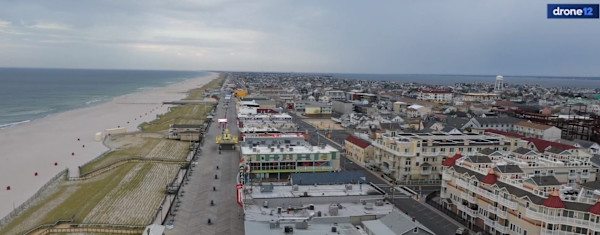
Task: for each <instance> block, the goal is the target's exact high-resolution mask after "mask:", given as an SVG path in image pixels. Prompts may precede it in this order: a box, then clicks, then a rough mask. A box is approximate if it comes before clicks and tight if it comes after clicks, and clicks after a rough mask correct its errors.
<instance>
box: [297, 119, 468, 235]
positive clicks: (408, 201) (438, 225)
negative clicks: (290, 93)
mask: <svg viewBox="0 0 600 235" xmlns="http://www.w3.org/2000/svg"><path fill="white" fill-rule="evenodd" d="M290 115H292V117H293V118H294V121H295V123H296V124H297V125H298V126H299V127H300V130H301V131H305V130H308V133H309V135H310V139H309V142H310V143H311V144H317V143H325V144H329V145H331V146H333V147H335V148H337V149H339V150H340V151H341V150H342V146H344V144H345V142H344V140H345V139H346V137H347V136H348V135H349V134H348V133H346V132H345V131H336V132H334V134H335V135H334V137H333V138H332V139H334V140H335V142H334V141H332V140H330V139H328V138H326V136H325V132H323V131H321V132H319V131H317V128H315V127H314V126H312V125H310V124H308V123H306V122H304V121H303V120H302V119H301V118H299V117H298V116H297V115H296V114H294V113H291V114H290ZM317 133H322V135H317ZM340 166H341V167H342V170H344V171H362V172H363V173H364V175H365V177H366V178H367V181H369V182H372V183H373V184H375V185H377V186H378V187H380V188H381V189H382V190H384V191H385V192H386V193H387V194H388V195H392V191H391V189H392V187H391V186H390V184H389V182H386V181H385V180H383V179H382V178H380V177H378V176H376V175H375V174H374V173H373V172H371V171H368V170H366V169H365V168H363V167H361V166H359V165H357V164H356V163H354V162H353V161H352V160H349V159H347V158H346V156H345V155H344V154H342V156H341V158H340ZM407 187H408V188H410V189H412V190H414V191H415V192H417V193H419V192H421V193H422V195H423V197H424V196H426V195H427V194H429V193H431V192H433V191H437V190H439V186H412V185H411V186H407ZM419 187H420V189H421V190H419ZM395 194H396V195H394V199H392V201H393V203H394V205H396V207H397V208H398V209H400V210H402V211H404V212H405V213H407V212H408V214H409V215H411V216H414V217H415V218H416V219H417V221H419V222H421V223H422V224H424V225H425V226H427V227H428V228H429V229H431V230H432V231H433V232H434V233H436V234H452V233H454V231H456V229H457V228H458V227H459V225H458V222H456V221H454V220H452V219H451V218H448V217H444V216H442V215H440V214H442V213H441V212H439V211H436V210H434V209H431V208H430V207H428V206H427V205H425V203H424V202H419V201H416V200H414V199H412V198H410V197H405V196H397V194H400V192H398V191H396V192H395Z"/></svg>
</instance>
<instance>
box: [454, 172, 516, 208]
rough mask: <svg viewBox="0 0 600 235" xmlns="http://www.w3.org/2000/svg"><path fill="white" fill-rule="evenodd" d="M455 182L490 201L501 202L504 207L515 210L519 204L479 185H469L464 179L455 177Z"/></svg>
mask: <svg viewBox="0 0 600 235" xmlns="http://www.w3.org/2000/svg"><path fill="white" fill-rule="evenodd" d="M456 184H457V185H458V186H460V187H463V188H466V189H468V190H471V191H473V192H475V193H477V194H479V195H481V196H483V197H485V198H487V199H489V200H491V201H495V202H498V203H500V204H502V205H503V206H506V207H508V208H509V209H512V210H516V209H517V206H518V205H519V204H518V203H517V202H515V201H512V200H510V199H506V198H503V197H501V196H499V195H496V194H493V193H491V192H488V191H487V190H485V189H482V188H480V187H475V186H473V185H470V184H469V183H467V182H466V181H464V180H461V179H459V178H457V179H456Z"/></svg>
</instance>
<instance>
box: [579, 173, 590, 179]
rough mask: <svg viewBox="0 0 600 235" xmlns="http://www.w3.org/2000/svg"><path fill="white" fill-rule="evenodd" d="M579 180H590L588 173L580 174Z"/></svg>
mask: <svg viewBox="0 0 600 235" xmlns="http://www.w3.org/2000/svg"><path fill="white" fill-rule="evenodd" d="M581 178H582V179H588V178H590V173H589V172H586V173H581Z"/></svg>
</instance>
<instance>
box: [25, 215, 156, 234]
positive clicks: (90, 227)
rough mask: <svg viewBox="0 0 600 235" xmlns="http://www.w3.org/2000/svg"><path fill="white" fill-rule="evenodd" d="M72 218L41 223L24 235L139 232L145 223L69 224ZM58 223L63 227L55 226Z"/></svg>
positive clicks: (142, 230)
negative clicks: (51, 222)
mask: <svg viewBox="0 0 600 235" xmlns="http://www.w3.org/2000/svg"><path fill="white" fill-rule="evenodd" d="M72 221H73V220H72V219H71V220H57V221H56V222H54V223H53V224H42V225H40V226H37V227H35V228H33V229H31V230H29V231H27V232H25V233H24V234H25V235H29V234H34V233H35V234H37V235H46V234H51V233H103V234H141V233H143V232H144V229H145V228H146V225H126V224H71V222H72ZM59 224H64V225H65V227H60V228H55V227H56V226H57V225H59ZM36 232H37V233H36Z"/></svg>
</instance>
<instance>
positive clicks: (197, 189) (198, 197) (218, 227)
mask: <svg viewBox="0 0 600 235" xmlns="http://www.w3.org/2000/svg"><path fill="white" fill-rule="evenodd" d="M223 104H224V100H221V101H220V102H219V106H218V109H217V110H218V111H217V115H215V116H216V117H218V118H221V117H224V116H225V112H224V108H223ZM230 107H231V108H229V110H228V112H227V116H228V117H235V109H234V108H233V107H234V106H233V105H230ZM229 128H231V129H230V133H231V134H233V135H238V129H237V127H235V122H233V123H231V122H230V123H229ZM220 133H221V130H219V129H218V125H216V124H212V125H211V126H210V127H209V130H208V133H207V135H206V138H205V140H206V142H205V143H204V146H203V147H202V155H201V156H200V157H199V158H198V164H197V165H196V166H195V167H194V168H193V169H194V170H193V171H192V175H191V176H190V181H189V183H188V184H187V185H186V186H185V187H184V188H183V190H184V191H185V193H184V196H183V197H182V202H181V206H180V207H179V209H178V211H177V213H176V215H175V223H174V228H173V229H170V230H169V229H167V230H166V231H165V234H167V235H179V234H181V235H184V234H220V235H223V234H228V235H229V234H231V235H238V234H239V235H241V234H244V225H243V224H244V220H243V217H242V216H240V213H241V208H240V207H239V206H238V205H237V203H236V194H235V193H236V191H235V190H236V187H235V186H236V179H235V177H236V175H237V170H238V164H239V152H238V151H226V150H223V151H222V153H221V154H219V153H218V150H217V145H216V144H215V142H214V141H215V139H216V136H217V135H218V134H220ZM217 165H218V166H219V169H216V166H217ZM215 174H216V175H218V179H215ZM213 186H214V187H216V189H217V191H213ZM211 200H213V201H214V203H215V205H214V206H211V205H210V201H211ZM209 218H210V219H211V220H212V225H208V224H207V221H208V219H209Z"/></svg>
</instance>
